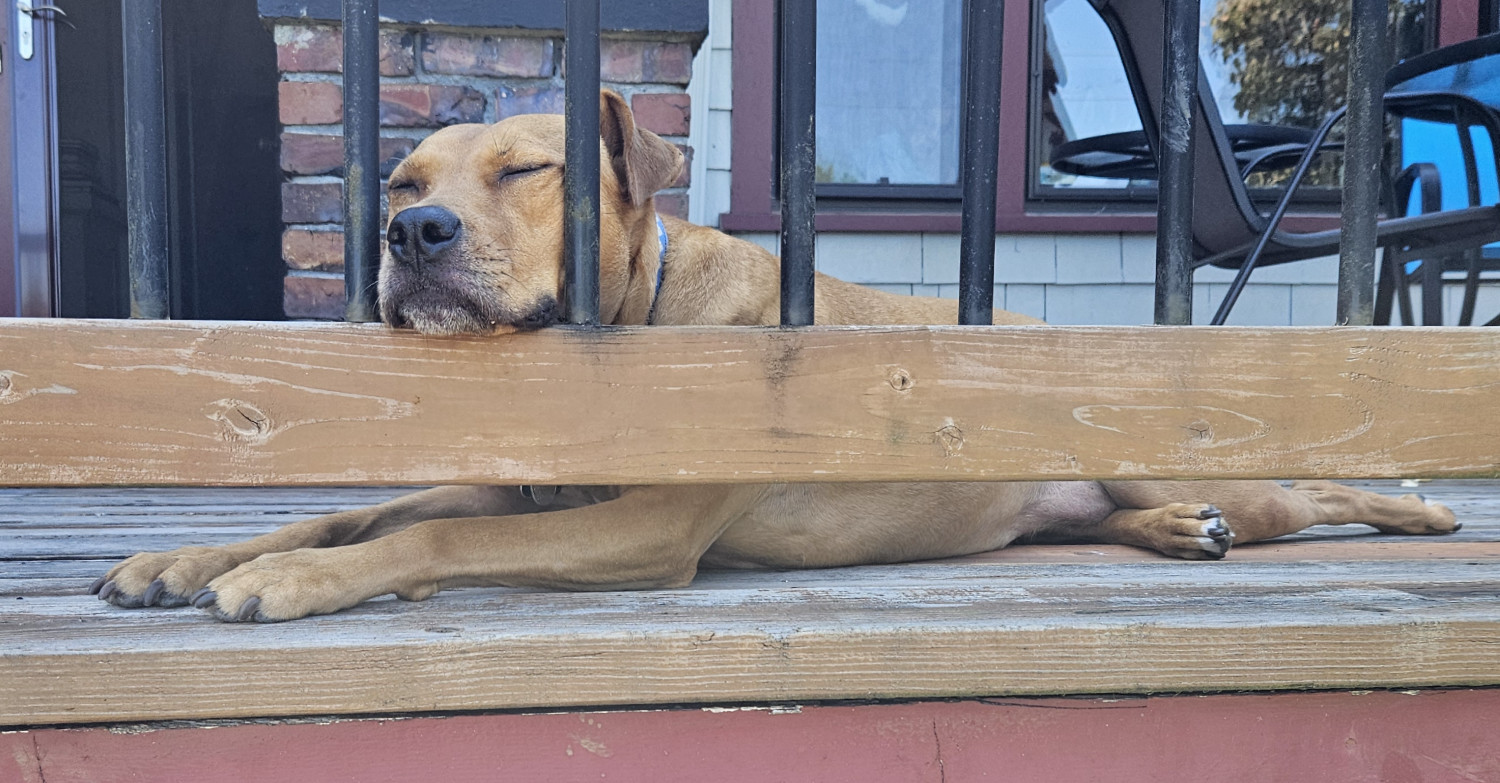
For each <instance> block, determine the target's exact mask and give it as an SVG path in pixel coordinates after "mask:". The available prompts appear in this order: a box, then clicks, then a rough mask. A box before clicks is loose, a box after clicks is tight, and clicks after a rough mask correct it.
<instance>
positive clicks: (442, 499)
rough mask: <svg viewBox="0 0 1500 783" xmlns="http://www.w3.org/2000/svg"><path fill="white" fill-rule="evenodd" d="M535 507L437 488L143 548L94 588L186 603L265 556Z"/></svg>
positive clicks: (566, 495)
mask: <svg viewBox="0 0 1500 783" xmlns="http://www.w3.org/2000/svg"><path fill="white" fill-rule="evenodd" d="M589 502H592V493H591V491H590V489H589V488H583V487H569V488H567V491H565V492H563V493H560V494H559V495H558V496H557V497H556V498H554V499H553V501H552V505H551V507H556V508H568V507H571V506H578V505H584V504H586V503H589ZM537 509H538V506H537V504H536V503H535V502H533V501H531V500H529V499H527V498H526V497H524V496H523V495H522V493H521V491H520V490H519V489H518V488H516V487H437V488H434V489H429V490H425V491H423V492H416V493H413V494H410V495H406V496H404V497H399V498H396V499H394V500H391V501H388V502H385V503H381V504H379V505H375V506H369V507H367V508H358V509H352V510H349V511H340V512H338V513H336V514H327V515H325V516H321V517H315V518H313V519H304V520H302V521H300V522H293V523H291V524H290V525H287V526H285V527H282V528H280V529H278V530H275V531H273V532H271V533H267V534H265V535H262V536H256V537H255V538H252V539H250V540H248V541H240V542H237V543H233V544H228V545H225V546H189V547H182V548H181V549H174V550H172V551H170V552H142V553H140V554H138V555H134V556H132V557H130V558H128V559H126V560H124V561H123V562H121V563H119V564H118V565H116V566H115V567H114V568H112V569H110V570H109V572H108V573H106V574H105V575H104V576H102V577H100V578H99V579H98V580H97V581H96V582H94V585H93V587H92V588H90V592H92V593H95V594H97V595H98V596H99V597H100V598H102V599H104V600H106V601H109V602H110V603H112V604H114V605H116V606H123V607H126V608H136V607H141V606H185V605H186V604H187V603H188V600H189V598H190V597H191V596H192V595H193V594H194V592H196V591H197V590H199V589H200V588H202V587H203V586H204V585H206V584H208V582H209V580H210V579H213V578H214V577H216V576H219V575H220V574H223V573H226V572H228V571H229V570H231V569H233V568H235V567H236V566H239V565H240V564H242V563H248V562H250V561H251V560H254V559H255V558H257V557H260V556H261V555H265V554H269V553H272V552H290V551H292V550H295V549H305V548H310V547H339V546H344V545H347V544H355V543H359V542H362V541H369V540H372V539H376V538H380V537H382V536H385V535H388V534H390V533H394V532H396V531H398V530H403V529H405V528H407V527H410V526H411V525H414V524H416V523H418V522H422V521H424V520H428V519H438V518H443V517H471V516H498V515H502V514H520V513H525V512H527V511H535V510H537Z"/></svg>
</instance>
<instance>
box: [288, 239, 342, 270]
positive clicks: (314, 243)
mask: <svg viewBox="0 0 1500 783" xmlns="http://www.w3.org/2000/svg"><path fill="white" fill-rule="evenodd" d="M281 259H282V260H283V261H285V262H286V265H287V266H289V267H291V268H292V269H302V270H316V271H320V272H339V271H342V270H343V268H344V232H342V231H308V230H307V229H303V228H289V229H287V230H286V231H283V232H282V234H281Z"/></svg>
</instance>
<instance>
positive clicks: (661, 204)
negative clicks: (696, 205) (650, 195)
mask: <svg viewBox="0 0 1500 783" xmlns="http://www.w3.org/2000/svg"><path fill="white" fill-rule="evenodd" d="M656 211H657V212H660V213H661V214H663V215H675V216H676V217H680V218H682V219H683V220H687V216H688V194H686V193H658V194H656Z"/></svg>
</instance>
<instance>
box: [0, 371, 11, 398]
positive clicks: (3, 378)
mask: <svg viewBox="0 0 1500 783" xmlns="http://www.w3.org/2000/svg"><path fill="white" fill-rule="evenodd" d="M9 393H10V376H9V375H6V374H5V373H3V372H0V396H4V395H6V394H9Z"/></svg>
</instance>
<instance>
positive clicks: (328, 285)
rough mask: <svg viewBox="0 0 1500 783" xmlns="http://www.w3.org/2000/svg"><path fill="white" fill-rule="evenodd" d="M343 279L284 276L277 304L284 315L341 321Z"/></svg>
mask: <svg viewBox="0 0 1500 783" xmlns="http://www.w3.org/2000/svg"><path fill="white" fill-rule="evenodd" d="M344 301H345V299H344V278H342V277H301V276H291V275H288V276H287V277H286V278H284V279H283V281H282V297H281V306H282V309H283V310H284V311H285V312H286V317H288V318H317V319H322V320H333V321H337V320H342V319H343V317H344Z"/></svg>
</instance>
